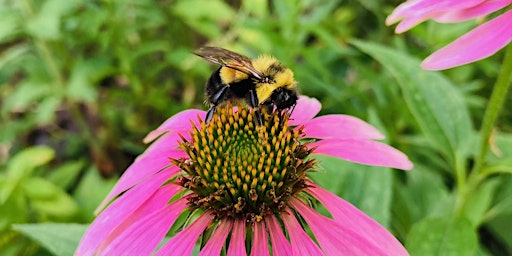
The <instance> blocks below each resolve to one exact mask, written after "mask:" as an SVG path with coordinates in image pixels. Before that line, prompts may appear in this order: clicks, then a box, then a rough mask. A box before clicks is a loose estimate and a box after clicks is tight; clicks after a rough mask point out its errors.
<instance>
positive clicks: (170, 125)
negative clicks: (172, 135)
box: [144, 109, 206, 143]
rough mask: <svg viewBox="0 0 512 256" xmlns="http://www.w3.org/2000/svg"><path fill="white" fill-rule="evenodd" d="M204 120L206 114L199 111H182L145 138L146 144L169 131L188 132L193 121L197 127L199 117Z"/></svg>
mask: <svg viewBox="0 0 512 256" xmlns="http://www.w3.org/2000/svg"><path fill="white" fill-rule="evenodd" d="M198 116H199V117H200V118H202V119H204V117H205V116H206V112H205V111H203V110H198V109H187V110H184V111H181V112H179V113H177V114H175V115H173V116H171V117H170V118H169V119H167V120H166V121H165V122H164V123H163V124H161V125H160V127H158V128H156V130H154V131H152V132H150V133H149V134H148V135H147V136H146V137H145V138H144V143H149V142H151V141H153V140H154V139H156V138H157V137H158V136H160V135H161V134H162V133H164V132H168V131H188V130H190V128H191V127H192V125H191V123H190V122H191V121H192V122H193V123H195V124H196V125H198V124H199V121H198V120H197V117H198Z"/></svg>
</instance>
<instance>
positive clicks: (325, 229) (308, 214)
mask: <svg viewBox="0 0 512 256" xmlns="http://www.w3.org/2000/svg"><path fill="white" fill-rule="evenodd" d="M290 203H291V205H292V206H293V208H294V209H295V210H296V211H297V212H298V213H299V214H300V215H301V216H302V217H303V218H304V220H305V221H306V222H307V223H308V226H309V227H310V228H311V231H312V232H313V234H314V236H315V238H316V241H318V243H319V244H320V246H321V248H322V250H323V251H324V252H325V254H326V255H375V256H377V255H382V256H387V255H396V256H401V255H408V253H407V251H406V250H405V249H404V248H403V247H402V250H400V251H386V250H385V249H387V248H382V247H381V244H374V243H373V240H370V239H367V238H366V237H365V236H362V235H361V234H359V233H358V232H357V231H355V230H352V229H346V228H344V227H343V226H342V225H340V224H339V222H336V221H334V220H333V219H330V218H327V217H325V216H323V215H321V214H319V213H318V212H316V211H314V210H313V209H311V208H310V207H309V206H308V205H306V204H304V202H302V201H300V200H299V199H296V198H295V199H292V200H290ZM381 242H382V243H386V242H387V241H381Z"/></svg>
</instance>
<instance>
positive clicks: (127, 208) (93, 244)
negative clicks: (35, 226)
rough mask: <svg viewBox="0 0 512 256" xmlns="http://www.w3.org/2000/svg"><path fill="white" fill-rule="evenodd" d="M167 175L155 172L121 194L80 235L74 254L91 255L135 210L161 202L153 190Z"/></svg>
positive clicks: (160, 194)
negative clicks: (80, 238)
mask: <svg viewBox="0 0 512 256" xmlns="http://www.w3.org/2000/svg"><path fill="white" fill-rule="evenodd" d="M168 177H169V176H168V172H165V171H163V172H160V173H157V174H155V175H154V176H153V177H151V178H150V179H147V180H146V181H143V182H142V183H141V184H139V185H138V186H136V187H134V188H133V189H130V190H128V191H127V192H126V193H124V194H123V195H121V196H120V197H119V198H118V199H117V200H116V201H115V202H113V203H112V205H110V207H108V208H107V209H105V211H103V212H102V213H101V214H100V215H99V216H98V217H96V219H95V220H94V222H93V223H92V224H91V226H90V227H89V229H88V230H87V232H86V233H85V234H84V236H83V237H82V240H81V241H80V245H79V246H78V248H77V251H76V255H92V254H93V252H94V251H96V249H97V248H98V247H99V245H100V243H101V242H103V240H105V239H106V237H107V236H108V235H109V234H110V233H111V232H112V230H114V229H115V228H116V227H118V226H119V225H121V224H122V223H123V222H124V221H125V220H126V219H127V218H129V216H130V215H132V214H134V213H135V212H137V211H142V210H143V209H144V208H146V207H147V206H148V205H153V204H158V205H159V204H161V202H160V201H159V200H161V196H162V193H156V194H155V192H157V190H158V189H159V188H160V186H161V185H162V184H163V183H164V182H165V181H166V180H167V179H168ZM174 187H177V186H174ZM173 189H174V188H173ZM165 191H167V189H165ZM176 191H177V190H176ZM166 196H167V198H169V197H171V196H172V194H167V195H166ZM154 199H156V200H154ZM148 201H149V202H148ZM164 203H166V201H164Z"/></svg>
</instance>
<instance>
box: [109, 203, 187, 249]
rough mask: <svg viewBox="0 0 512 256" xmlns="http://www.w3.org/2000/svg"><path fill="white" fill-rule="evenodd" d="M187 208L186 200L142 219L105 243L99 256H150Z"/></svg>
mask: <svg viewBox="0 0 512 256" xmlns="http://www.w3.org/2000/svg"><path fill="white" fill-rule="evenodd" d="M186 207H187V200H186V198H181V199H178V200H177V201H175V202H173V203H171V204H169V205H166V206H165V207H163V208H162V209H159V210H157V211H154V212H153V213H151V214H148V215H146V216H145V217H142V218H140V219H138V220H136V222H135V223H134V224H133V225H131V226H130V227H129V228H128V229H126V230H124V231H123V232H122V233H121V234H120V235H119V236H118V237H117V238H116V239H114V240H113V241H105V242H106V243H105V248H104V249H103V250H101V253H100V255H122V254H126V255H150V254H151V252H153V251H154V250H155V248H156V246H157V245H158V244H159V243H160V241H162V239H163V238H164V237H165V234H166V233H167V232H168V231H169V229H170V228H171V227H172V225H173V224H174V222H175V221H176V219H177V218H178V216H180V214H181V213H182V212H183V210H185V208H186Z"/></svg>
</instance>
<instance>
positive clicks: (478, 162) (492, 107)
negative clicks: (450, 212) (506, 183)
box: [456, 44, 512, 214]
mask: <svg viewBox="0 0 512 256" xmlns="http://www.w3.org/2000/svg"><path fill="white" fill-rule="evenodd" d="M511 84H512V44H509V45H508V46H507V47H506V48H505V56H504V59H503V65H502V69H501V73H500V74H499V76H498V79H497V80H496V83H495V84H494V87H493V91H492V94H491V98H490V99H489V103H488V105H487V109H486V110H485V114H484V119H483V122H482V128H481V131H480V145H479V148H478V150H479V151H478V155H477V156H476V159H475V165H474V167H473V170H472V172H471V173H470V174H469V177H468V178H467V180H466V178H465V177H459V176H460V175H464V176H465V175H466V173H465V172H457V180H458V181H464V182H458V183H457V186H458V190H459V193H458V200H459V203H458V205H457V209H456V214H463V211H464V208H465V205H466V203H467V199H468V197H470V196H471V195H472V193H474V192H475V191H476V190H477V189H478V187H479V186H480V184H481V183H482V182H484V181H485V179H486V177H487V174H486V173H485V165H484V164H485V157H486V156H487V151H488V150H489V138H490V137H491V133H492V130H493V128H494V125H495V123H496V120H497V118H498V115H499V113H500V112H501V110H502V109H503V104H504V102H505V98H506V96H507V92H508V90H509V88H510V85H511Z"/></svg>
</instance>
